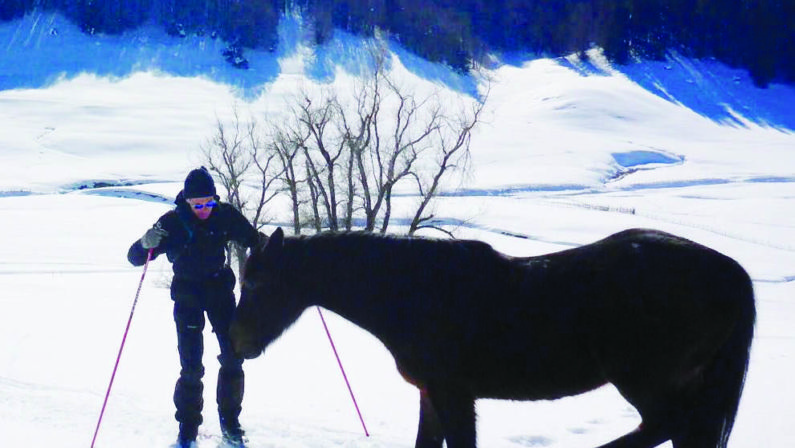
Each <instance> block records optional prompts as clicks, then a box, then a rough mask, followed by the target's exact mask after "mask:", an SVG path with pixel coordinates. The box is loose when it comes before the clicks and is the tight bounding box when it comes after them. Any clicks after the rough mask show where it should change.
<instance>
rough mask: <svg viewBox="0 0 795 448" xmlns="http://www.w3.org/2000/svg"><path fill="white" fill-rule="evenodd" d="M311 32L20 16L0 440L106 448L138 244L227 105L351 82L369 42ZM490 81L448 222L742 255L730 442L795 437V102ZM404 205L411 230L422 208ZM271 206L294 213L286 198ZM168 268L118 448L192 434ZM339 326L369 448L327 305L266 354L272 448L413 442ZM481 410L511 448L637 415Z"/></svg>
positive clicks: (567, 82)
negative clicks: (745, 336)
mask: <svg viewBox="0 0 795 448" xmlns="http://www.w3.org/2000/svg"><path fill="white" fill-rule="evenodd" d="M301 33H302V31H301V29H300V27H299V26H298V25H297V24H296V23H292V24H291V22H289V21H286V24H285V25H284V29H283V30H282V31H281V36H282V40H283V43H284V45H282V46H281V47H280V50H279V52H278V53H277V54H274V55H271V54H266V53H254V52H252V53H251V54H249V55H248V57H249V60H250V62H251V70H249V71H245V72H243V71H239V70H236V69H233V68H231V67H229V66H228V65H227V64H226V63H225V62H224V61H223V59H222V58H220V57H219V56H218V54H219V52H220V50H221V48H223V46H224V45H223V43H222V42H218V41H214V40H212V39H210V38H209V37H204V38H199V37H195V36H194V37H188V38H186V39H175V38H170V37H167V36H165V35H163V34H161V33H159V32H157V31H154V30H140V31H136V32H135V33H131V34H126V35H123V36H118V37H107V36H98V37H95V38H88V37H86V36H84V35H82V34H80V32H79V31H78V30H77V29H76V28H74V27H73V26H71V25H69V24H68V23H67V22H66V21H65V20H63V19H62V18H60V17H58V16H54V15H37V16H31V17H26V18H24V19H21V20H18V21H14V22H10V23H3V24H0V166H2V167H3V168H4V169H3V175H2V176H0V218H2V219H0V234H1V235H3V236H2V239H1V241H2V244H1V245H0V281H2V287H3V293H2V295H0V309H2V313H0V340H2V341H3V344H2V348H0V445H2V446H19V445H20V444H22V443H28V444H29V443H30V441H31V440H32V441H33V443H34V445H36V446H58V447H85V446H88V445H89V444H90V440H91V437H92V435H93V431H94V427H95V425H96V421H97V417H98V414H99V410H100V407H101V405H102V399H103V398H104V394H105V390H106V387H107V384H108V380H109V378H110V374H111V371H112V368H113V362H114V360H115V356H116V353H117V350H118V347H119V343H120V342H121V337H122V334H123V330H124V325H125V323H126V320H127V317H128V315H129V312H130V306H131V304H132V299H133V296H134V293H135V289H136V287H137V284H138V280H139V279H140V275H141V271H140V268H133V267H131V266H130V265H129V264H128V263H127V261H126V259H125V256H126V252H127V248H128V247H129V245H130V244H131V243H132V242H133V241H134V240H135V239H137V238H138V237H140V236H141V234H142V233H143V232H144V231H145V230H146V228H148V227H149V226H150V225H151V224H152V223H153V222H154V221H155V220H156V219H157V217H159V216H160V215H161V214H162V213H164V212H165V211H167V210H168V209H169V208H170V204H169V202H168V201H169V199H170V198H173V196H175V195H176V193H177V192H178V191H179V189H180V185H181V182H182V179H183V178H184V176H185V174H186V173H187V171H188V170H189V169H191V168H193V167H195V166H197V165H199V164H201V155H200V152H199V146H200V145H201V144H203V143H204V142H205V141H206V140H207V139H208V138H209V137H210V136H211V134H212V132H213V123H214V122H215V120H216V117H220V118H221V119H225V118H228V117H229V116H230V115H231V113H232V109H233V107H234V106H235V104H237V105H238V106H242V107H243V108H245V110H246V111H248V112H250V113H251V114H253V115H256V114H279V113H281V112H280V111H279V106H280V105H281V104H282V103H281V101H282V100H283V98H284V97H285V96H287V95H289V94H291V93H293V92H295V91H296V90H297V89H298V88H316V87H317V86H319V85H325V86H335V87H337V88H340V89H346V88H350V85H351V82H352V79H353V77H354V76H355V73H356V67H357V60H358V59H357V49H358V48H359V45H362V43H361V42H358V41H357V40H355V39H353V38H350V37H348V36H339V37H338V38H337V39H335V40H333V41H332V42H331V43H330V44H329V45H328V46H327V47H324V48H322V49H318V50H315V51H312V50H310V49H307V48H305V47H303V46H301V45H299V42H300V41H301V39H300V38H301ZM393 50H394V53H393V56H394V58H393V61H392V62H393V66H392V69H393V73H394V74H395V76H398V77H399V78H400V79H401V80H403V81H405V82H407V83H411V84H412V85H414V86H417V88H418V89H432V88H443V89H446V90H447V91H449V92H452V93H456V92H457V93H458V94H461V95H466V94H469V93H471V92H473V90H474V89H475V88H476V82H475V80H473V79H469V78H466V77H461V76H458V75H455V74H452V73H450V72H449V71H447V70H446V69H444V68H443V67H439V66H435V65H432V64H427V63H424V62H423V61H421V60H418V59H417V58H415V57H412V56H411V55H409V54H407V53H405V52H403V51H401V50H400V49H399V48H393ZM489 74H490V75H491V77H492V78H493V79H494V81H493V84H492V86H491V94H490V97H489V100H488V103H487V107H486V109H487V114H486V117H485V122H484V124H483V125H482V126H481V127H480V128H479V129H478V130H477V132H476V134H475V135H474V136H473V141H472V162H473V172H472V174H471V176H470V177H469V179H468V180H467V182H466V183H464V184H463V185H461V187H460V188H458V189H451V190H449V191H446V192H445V195H444V196H443V197H441V198H439V202H438V203H437V205H436V211H435V214H436V216H437V217H439V219H440V220H441V221H442V222H445V223H448V224H449V229H450V230H453V231H455V232H456V235H457V236H458V237H461V238H476V239H481V240H484V241H487V242H489V243H490V244H492V245H493V246H494V247H495V248H496V249H498V250H500V251H503V252H505V253H508V254H511V255H535V254H542V253H546V252H551V251H556V250H561V249H565V248H569V247H572V246H576V245H580V244H585V243H589V242H592V241H595V240H597V239H600V238H602V237H604V236H606V235H608V234H610V233H612V232H615V231H619V230H622V229H626V228H629V227H652V228H658V229H662V230H666V231H669V232H672V233H675V234H678V235H681V236H684V237H687V238H690V239H693V240H695V241H698V242H700V243H703V244H706V245H708V246H711V247H713V248H715V249H717V250H719V251H721V252H723V253H725V254H727V255H729V256H731V257H733V258H735V259H736V260H738V261H739V262H740V263H741V264H742V265H743V266H744V267H745V268H746V270H748V272H749V273H750V274H751V276H752V278H753V280H754V287H755V290H756V294H757V300H758V311H759V320H758V325H757V338H756V340H755V345H754V348H753V352H752V361H751V367H750V372H749V377H748V383H747V386H746V392H745V395H744V397H743V401H742V403H741V406H740V413H739V416H738V419H737V424H736V427H735V431H734V434H733V436H732V439H731V440H730V443H729V446H730V447H731V448H753V447H759V446H795V435H793V434H792V432H791V431H790V425H791V421H792V420H793V418H795V411H793V410H792V406H791V403H792V402H793V400H795V388H793V386H792V381H791V378H792V377H793V375H795V358H793V356H795V355H793V353H795V325H793V322H795V302H794V300H795V299H793V297H795V206H794V205H793V199H794V198H795V133H794V132H795V111H794V110H795V109H793V107H792V106H791V105H792V104H795V89H794V88H792V87H788V86H781V85H772V86H771V87H770V88H769V89H766V90H758V89H755V88H754V87H753V86H752V83H751V81H750V79H749V78H748V76H747V75H746V74H745V73H744V72H741V71H737V70H732V69H729V68H726V67H724V66H721V65H719V64H715V63H711V62H709V61H692V60H687V59H682V58H679V57H676V56H675V55H674V56H672V57H671V59H670V60H668V61H666V62H660V63H638V64H634V65H631V66H627V67H615V66H611V65H610V64H609V63H607V62H606V61H604V60H602V59H601V57H600V56H599V53H598V52H593V53H592V54H591V58H590V60H589V61H579V60H576V59H574V58H568V59H566V58H563V59H535V60H531V59H522V60H520V61H518V62H514V63H512V64H503V65H499V66H495V67H494V68H493V69H492V70H491V71H490V73H489ZM399 201H400V202H398V203H397V204H395V206H396V210H395V211H394V212H393V213H395V216H396V218H398V219H399V218H402V217H404V216H399V214H400V213H401V211H402V212H403V213H404V214H405V213H407V212H406V210H408V209H409V208H410V206H411V205H412V204H413V201H415V198H412V197H402V198H400V199H399ZM270 212H271V214H272V216H273V217H274V219H275V222H276V223H281V224H282V225H284V224H285V223H286V222H287V213H288V210H286V209H282V208H278V207H274V208H273V209H272V210H270ZM272 229H273V227H269V228H267V229H266V230H267V231H270V230H272ZM396 230H397V229H396ZM437 236H438V235H437ZM169 272H170V265H169V264H168V263H167V262H166V261H165V260H164V259H162V260H161V259H158V260H157V261H156V262H155V263H153V265H152V266H150V272H149V273H148V274H147V278H146V280H145V283H144V287H143V290H142V292H141V298H140V302H139V303H138V307H137V309H136V314H135V316H134V320H133V323H132V328H131V332H130V335H129V337H128V340H127V345H126V348H125V352H124V355H123V357H122V360H121V364H120V367H119V369H120V370H119V373H118V375H117V377H116V382H115V384H114V389H113V394H112V395H111V399H110V402H109V404H108V409H107V411H106V414H105V418H104V422H103V426H102V428H101V430H100V434H99V438H98V441H97V446H100V447H113V448H116V447H142V446H149V447H166V446H169V445H170V444H171V443H173V441H174V440H175V437H176V423H175V421H174V420H173V405H172V402H171V396H172V391H173V385H174V381H175V380H176V378H177V375H178V370H179V365H178V359H177V354H176V337H175V335H174V328H173V322H172V318H171V300H170V299H169V293H168V289H167V288H166V287H165V285H166V284H167V282H168V275H169ZM326 316H327V319H328V320H329V324H330V327H331V332H332V334H333V335H334V337H335V342H336V345H337V347H338V349H339V350H340V355H341V356H342V361H343V363H344V364H345V367H346V369H347V374H348V377H349V379H350V380H351V383H352V386H353V389H354V392H355V393H356V396H357V399H358V401H359V405H360V407H361V409H362V413H363V416H364V419H365V421H366V423H367V425H368V429H369V430H370V433H371V436H370V437H369V438H366V437H365V436H364V434H363V432H362V430H361V427H360V425H359V421H358V419H357V417H356V414H355V411H354V409H353V406H352V404H351V403H350V399H349V396H348V392H347V390H346V389H345V386H344V383H343V381H342V378H341V376H340V373H339V371H338V370H337V365H336V361H335V360H334V358H333V354H332V352H331V350H330V348H329V344H328V341H327V340H326V339H325V333H324V331H323V328H322V326H321V324H320V321H319V319H318V317H317V314H316V313H312V312H307V313H306V314H305V315H304V316H303V317H302V318H301V319H300V320H299V322H298V323H297V324H296V326H295V327H293V328H292V329H291V330H289V331H288V332H287V333H286V334H285V335H284V336H283V338H282V339H280V340H279V341H278V342H277V343H276V344H274V345H273V346H272V347H270V348H269V349H268V351H267V352H266V353H265V355H263V356H262V357H260V358H258V359H256V360H253V361H249V362H247V363H246V365H245V369H246V375H247V385H246V388H247V390H246V398H245V402H244V411H243V415H242V416H241V421H242V423H243V425H244V427H245V428H246V430H247V431H248V434H249V438H250V439H251V443H250V446H251V447H252V448H257V447H281V446H286V447H297V448H301V447H328V446H343V447H354V446H355V447H390V448H392V447H394V448H398V447H399V448H407V447H411V446H413V443H414V437H415V432H416V425H417V418H418V394H417V392H416V390H415V389H414V388H413V387H412V386H410V385H408V384H407V383H405V382H404V381H403V380H402V378H401V377H400V376H399V375H398V374H397V372H396V371H395V368H394V363H393V362H392V360H391V357H390V356H389V354H388V353H387V352H386V351H385V350H384V349H383V347H382V346H381V344H380V343H379V342H378V341H377V340H375V339H374V338H372V337H371V336H369V335H368V334H367V333H365V332H363V331H362V330H360V329H358V328H356V327H355V326H353V325H351V324H349V323H347V322H346V321H344V320H342V319H340V318H339V317H337V316H334V315H331V313H328V314H327V315H326ZM205 334H206V337H207V343H206V347H207V350H206V353H205V366H206V367H207V375H206V377H205V392H206V393H205V403H206V406H205V412H204V416H205V425H204V426H203V427H202V429H201V432H202V434H203V438H202V439H200V441H199V447H200V448H209V447H215V446H217V445H218V437H217V435H218V434H219V432H220V431H219V428H218V422H217V418H215V410H214V398H213V396H212V393H211V391H214V390H215V372H216V362H215V359H214V356H215V354H217V347H216V346H217V344H215V342H214V341H213V340H212V334H211V333H209V331H207V332H205ZM477 410H478V414H479V425H478V431H479V442H480V446H482V447H495V448H519V447H553V448H557V447H561V448H562V447H590V446H597V445H600V444H602V443H606V442H608V441H610V440H612V439H614V438H616V437H618V436H620V435H622V434H624V433H625V432H627V431H630V430H631V429H633V428H634V427H635V426H637V424H638V423H639V421H640V420H639V417H638V416H637V413H636V412H635V411H634V409H632V408H631V407H630V406H629V405H628V404H627V403H626V402H625V401H624V400H623V399H622V398H621V397H620V396H619V395H618V393H617V392H616V391H615V390H614V389H613V388H612V387H605V388H602V389H599V390H597V391H594V392H592V393H588V394H585V395H583V396H578V397H572V398H567V399H563V400H558V401H555V402H528V403H514V402H505V401H491V400H483V401H480V402H478V408H477ZM664 446H670V445H664Z"/></svg>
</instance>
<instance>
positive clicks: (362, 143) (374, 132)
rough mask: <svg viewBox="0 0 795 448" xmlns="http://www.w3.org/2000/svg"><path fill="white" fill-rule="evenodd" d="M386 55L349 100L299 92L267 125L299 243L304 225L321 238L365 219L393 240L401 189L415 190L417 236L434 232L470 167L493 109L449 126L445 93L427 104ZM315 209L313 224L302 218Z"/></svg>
mask: <svg viewBox="0 0 795 448" xmlns="http://www.w3.org/2000/svg"><path fill="white" fill-rule="evenodd" d="M385 54H386V53H384V52H383V49H381V51H378V50H376V51H373V53H372V55H373V62H374V64H373V67H374V69H373V71H372V72H371V73H370V74H369V75H367V76H364V77H362V78H361V84H358V85H357V86H356V87H355V88H354V90H353V91H352V92H351V93H350V94H349V95H343V93H342V92H328V91H323V92H321V93H319V94H315V95H313V94H310V93H307V92H305V91H304V92H301V94H300V95H297V96H296V97H295V98H294V99H293V100H291V102H288V104H287V108H286V109H285V110H287V111H288V116H287V117H286V119H285V117H282V119H281V120H280V121H279V122H278V123H275V122H273V121H271V122H270V124H269V125H268V129H269V133H268V143H267V144H266V145H263V146H264V147H265V148H268V151H265V153H267V154H271V155H273V157H274V159H273V162H274V165H275V166H276V167H277V169H275V171H274V172H278V176H279V179H280V181H281V182H282V184H283V187H284V188H283V190H282V191H284V192H286V193H287V194H288V195H289V198H290V201H291V203H292V214H293V226H294V228H295V233H296V234H298V233H300V232H301V225H302V221H303V220H306V221H310V220H311V221H313V223H312V224H313V226H314V228H315V230H317V231H319V230H321V229H322V228H324V227H327V228H329V229H331V230H338V229H348V230H349V229H351V228H352V227H353V222H354V217H355V216H356V215H357V214H361V215H363V216H364V230H366V231H371V232H374V231H378V232H381V233H386V232H387V230H388V227H389V224H390V221H391V218H392V213H393V210H392V200H393V193H394V191H396V188H397V186H398V184H403V185H407V186H410V185H414V186H415V188H416V190H415V191H416V193H417V194H418V196H419V197H420V203H419V205H418V208H417V210H416V212H415V213H414V216H413V218H412V222H411V225H410V228H409V233H414V232H416V231H417V230H418V229H420V228H427V227H429V226H430V224H429V222H430V220H431V219H432V218H433V216H432V215H428V210H429V205H430V204H431V202H432V201H433V199H434V197H436V196H437V195H438V193H439V190H440V188H442V186H443V185H444V182H445V181H446V179H448V178H449V177H452V175H453V173H455V172H457V171H459V170H461V169H463V168H465V167H466V165H467V163H466V162H467V160H468V158H469V146H470V136H471V132H472V129H473V128H474V127H475V126H476V125H477V123H478V122H479V119H480V114H481V111H482V110H483V107H484V104H485V99H484V100H483V101H480V102H477V101H473V103H475V104H474V106H472V108H471V109H468V110H467V109H465V108H464V107H463V106H462V107H461V111H464V112H459V113H458V115H456V116H451V115H450V113H449V111H448V109H449V106H448V104H449V103H450V101H445V100H444V99H443V98H441V95H439V92H433V93H431V94H429V95H426V96H420V95H417V94H416V93H415V92H413V91H412V90H411V89H406V88H404V87H403V86H401V85H399V84H398V83H397V82H396V81H395V80H394V79H392V78H391V77H390V74H389V72H388V70H387V69H386V64H385V61H386V59H385ZM462 101H464V100H462ZM465 112H466V113H465ZM260 171H261V172H264V171H263V170H262V169H260ZM410 179H414V183H411V182H409V180H410ZM263 185H264V184H263ZM307 207H308V208H309V209H310V210H311V216H310V215H304V216H305V217H304V218H302V214H301V210H302V208H303V209H304V210H305V209H306V208H307Z"/></svg>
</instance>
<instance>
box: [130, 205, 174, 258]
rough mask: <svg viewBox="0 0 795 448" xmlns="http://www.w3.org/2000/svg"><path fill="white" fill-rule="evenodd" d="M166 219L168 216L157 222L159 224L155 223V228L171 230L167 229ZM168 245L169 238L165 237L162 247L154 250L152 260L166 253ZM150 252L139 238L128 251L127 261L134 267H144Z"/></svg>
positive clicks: (161, 243)
mask: <svg viewBox="0 0 795 448" xmlns="http://www.w3.org/2000/svg"><path fill="white" fill-rule="evenodd" d="M165 218H166V215H163V216H161V217H160V219H159V220H158V221H157V223H155V226H158V225H159V226H161V227H162V228H165V229H166V231H168V230H169V229H168V228H167V226H165V225H164V224H165V221H166V219H165ZM167 244H168V236H166V237H164V238H163V240H162V241H161V242H160V245H159V246H157V247H155V248H154V250H153V251H152V260H154V259H155V258H157V257H158V255H160V254H162V253H164V252H166V246H167ZM148 252H149V250H147V249H144V247H143V246H142V245H141V239H140V238H139V239H137V240H136V241H135V242H134V243H133V244H132V246H130V249H128V250H127V260H128V261H129V262H130V264H132V265H133V266H143V265H144V264H145V263H146V255H147V253H148Z"/></svg>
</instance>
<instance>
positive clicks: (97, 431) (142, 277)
mask: <svg viewBox="0 0 795 448" xmlns="http://www.w3.org/2000/svg"><path fill="white" fill-rule="evenodd" d="M153 250H154V249H149V252H147V254H146V262H145V263H144V271H143V272H142V273H141V281H140V282H138V290H137V291H135V300H133V304H132V309H131V310H130V318H129V319H127V328H125V329H124V337H122V338H121V346H119V354H118V355H116V364H115V365H114V366H113V373H112V374H111V375H110V383H109V384H108V390H107V392H105V401H103V402H102V411H100V413H99V419H98V420H97V428H96V429H95V430H94V438H93V439H91V448H94V443H95V442H96V441H97V434H99V426H100V425H101V424H102V416H103V415H105V406H107V404H108V397H110V388H111V387H113V380H114V378H116V370H118V368H119V360H120V359H121V352H122V350H124V343H125V342H126V341H127V333H128V332H129V331H130V323H132V318H133V313H135V305H136V304H137V303H138V295H140V294H141V286H143V284H144V276H146V268H147V267H149V260H151V259H152V251H153Z"/></svg>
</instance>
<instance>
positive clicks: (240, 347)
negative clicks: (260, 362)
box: [229, 321, 262, 359]
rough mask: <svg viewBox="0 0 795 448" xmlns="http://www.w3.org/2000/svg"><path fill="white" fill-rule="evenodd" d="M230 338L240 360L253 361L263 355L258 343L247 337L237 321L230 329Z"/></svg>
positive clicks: (233, 322)
mask: <svg viewBox="0 0 795 448" xmlns="http://www.w3.org/2000/svg"><path fill="white" fill-rule="evenodd" d="M229 337H230V338H231V339H232V349H233V350H234V351H235V355H236V356H237V357H238V358H244V359H253V358H256V357H257V356H259V355H260V354H261V353H262V349H261V348H260V347H259V345H258V344H257V343H256V341H255V340H254V339H253V338H252V337H251V336H249V335H247V334H246V332H245V331H243V329H242V327H241V325H240V324H239V323H238V322H236V321H232V325H231V326H230V327H229Z"/></svg>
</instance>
